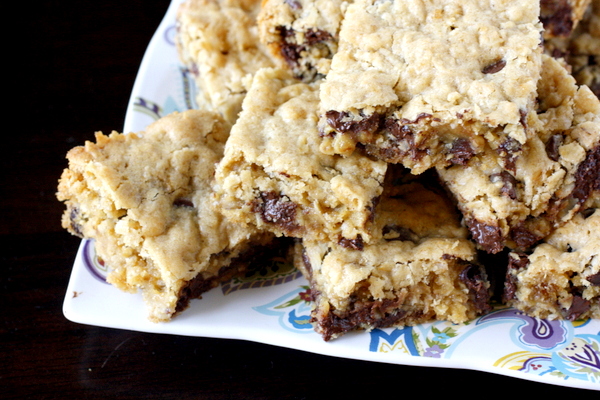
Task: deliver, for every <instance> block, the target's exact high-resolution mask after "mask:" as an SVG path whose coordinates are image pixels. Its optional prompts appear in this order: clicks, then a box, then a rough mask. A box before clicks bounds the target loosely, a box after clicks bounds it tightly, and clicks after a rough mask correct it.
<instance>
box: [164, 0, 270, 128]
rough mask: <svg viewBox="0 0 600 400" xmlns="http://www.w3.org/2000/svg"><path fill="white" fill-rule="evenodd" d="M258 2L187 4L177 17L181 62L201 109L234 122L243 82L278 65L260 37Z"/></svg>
mask: <svg viewBox="0 0 600 400" xmlns="http://www.w3.org/2000/svg"><path fill="white" fill-rule="evenodd" d="M259 10H260V0H186V1H185V2H184V3H183V4H182V5H181V6H180V8H179V10H178V13H177V35H176V45H177V50H178V54H179V58H180V60H181V62H182V63H183V65H185V66H186V67H187V68H188V69H189V70H190V71H191V72H192V74H193V76H194V78H195V82H196V86H197V87H198V88H199V91H198V96H197V102H198V104H199V105H200V106H201V108H206V109H210V110H214V111H217V112H219V113H221V114H222V115H223V117H224V118H225V119H226V120H227V121H229V122H230V123H233V122H234V121H235V119H236V118H237V115H238V113H239V111H240V108H241V104H242V100H243V99H244V96H245V94H246V91H247V88H246V86H245V83H244V82H245V79H246V78H247V77H248V76H251V75H252V74H254V73H255V72H256V71H257V70H258V69H259V68H262V67H269V66H273V65H274V61H273V59H272V58H271V56H270V55H269V53H268V51H267V50H266V48H265V47H264V46H262V44H261V43H260V41H259V39H258V28H257V26H256V16H257V14H258V12H259Z"/></svg>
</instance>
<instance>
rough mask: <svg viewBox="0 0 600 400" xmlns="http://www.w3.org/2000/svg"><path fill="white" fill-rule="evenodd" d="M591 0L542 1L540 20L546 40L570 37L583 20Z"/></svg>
mask: <svg viewBox="0 0 600 400" xmlns="http://www.w3.org/2000/svg"><path fill="white" fill-rule="evenodd" d="M590 1H591V0H541V1H540V20H541V21H542V24H543V25H544V39H549V38H555V37H564V38H566V37H569V36H571V33H572V32H573V30H575V28H576V27H577V24H578V23H579V21H581V19H582V18H583V15H584V13H585V11H586V10H587V8H588V6H589V5H590Z"/></svg>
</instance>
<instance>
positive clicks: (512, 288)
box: [503, 253, 529, 301]
mask: <svg viewBox="0 0 600 400" xmlns="http://www.w3.org/2000/svg"><path fill="white" fill-rule="evenodd" d="M514 256H516V258H515V257H514ZM528 265H529V258H528V257H527V255H526V254H524V253H513V255H512V256H509V257H508V268H507V270H506V279H505V280H504V294H503V296H504V301H510V300H515V298H516V292H517V278H516V277H515V276H514V274H513V273H512V271H520V270H522V269H524V268H526V267H527V266H528Z"/></svg>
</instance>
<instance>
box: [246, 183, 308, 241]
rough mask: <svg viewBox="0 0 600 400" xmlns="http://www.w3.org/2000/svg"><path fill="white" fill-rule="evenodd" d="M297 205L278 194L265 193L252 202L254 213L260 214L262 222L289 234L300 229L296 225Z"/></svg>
mask: <svg viewBox="0 0 600 400" xmlns="http://www.w3.org/2000/svg"><path fill="white" fill-rule="evenodd" d="M296 208H297V205H296V203H294V202H292V201H289V200H288V199H287V198H286V197H284V196H281V195H280V194H279V193H277V192H272V191H271V192H266V193H265V192H263V193H261V194H260V198H259V199H255V200H254V201H253V202H252V211H253V212H255V213H258V214H260V216H261V218H262V220H263V221H264V222H267V223H272V224H275V225H278V226H279V227H281V229H283V230H285V231H287V232H294V231H295V230H297V229H298V228H299V226H298V224H297V223H296Z"/></svg>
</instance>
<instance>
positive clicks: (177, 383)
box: [0, 0, 573, 399]
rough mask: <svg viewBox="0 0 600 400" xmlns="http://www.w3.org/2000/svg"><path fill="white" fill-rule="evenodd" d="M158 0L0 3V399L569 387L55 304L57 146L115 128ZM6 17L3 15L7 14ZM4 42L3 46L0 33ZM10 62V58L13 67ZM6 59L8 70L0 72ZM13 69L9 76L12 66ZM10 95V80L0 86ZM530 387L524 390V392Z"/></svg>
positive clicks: (61, 246) (66, 255)
mask: <svg viewBox="0 0 600 400" xmlns="http://www.w3.org/2000/svg"><path fill="white" fill-rule="evenodd" d="M168 5H169V2H168V1H166V0H162V1H157V2H147V1H138V0H135V1H134V0H128V1H115V0H109V1H100V2H84V1H72V0H68V1H67V0H63V1H42V2H33V3H32V2H27V3H25V2H21V3H19V5H18V6H17V7H18V8H19V10H18V11H17V12H16V13H15V12H11V13H9V14H7V16H5V18H6V19H7V20H8V22H9V24H8V26H10V27H12V28H11V29H9V32H8V33H9V35H7V36H6V37H5V41H7V42H9V41H11V40H10V39H13V40H12V42H14V43H15V44H16V45H17V46H18V49H19V50H20V51H17V52H14V53H9V52H6V53H7V54H6V55H7V56H9V57H8V60H7V61H8V62H5V64H6V66H7V67H8V68H7V69H6V70H5V73H4V79H5V81H7V82H8V84H9V85H8V87H12V86H16V89H17V90H16V99H15V98H14V97H13V96H5V97H6V98H7V100H8V104H9V105H8V106H6V105H5V106H4V107H5V108H4V110H5V111H4V118H5V121H9V124H8V126H7V127H5V128H4V138H5V139H4V140H5V141H6V140H8V144H4V145H2V157H1V162H2V168H1V169H0V170H1V171H2V172H1V174H2V180H1V185H0V188H1V189H0V190H1V196H0V204H1V206H0V210H1V211H0V213H1V214H0V215H1V223H0V235H1V236H0V243H2V249H3V250H2V252H1V265H2V267H1V268H2V274H1V276H0V282H1V286H0V298H1V300H0V305H1V311H2V316H1V317H0V318H1V321H2V323H1V324H0V338H1V342H0V398H31V399H49V398H61V399H67V398H68V399H83V398H102V399H104V398H119V399H140V398H161V399H171V398H173V399H175V398H177V399H188V398H190V399H240V398H254V399H288V398H289V399H321V398H335V399H337V398H366V397H369V398H384V397H390V396H393V397H404V396H407V395H409V394H410V395H413V394H414V391H415V390H416V394H417V396H423V395H425V394H427V397H428V398H429V397H430V396H429V395H431V396H436V397H437V398H441V396H443V397H446V396H450V395H458V396H469V397H471V396H473V397H475V396H477V397H479V396H489V394H490V393H498V394H499V395H505V394H506V395H510V396H524V395H529V396H531V395H535V396H536V397H538V398H542V397H541V396H543V395H544V394H545V393H552V394H561V393H570V394H573V393H572V389H565V388H562V387H558V386H553V385H544V384H539V383H533V382H530V381H526V380H521V379H514V378H508V377H504V376H500V375H494V374H489V373H484V372H477V371H469V370H459V369H456V370H455V369H439V368H423V367H410V366H401V365H388V364H378V363H370V362H363V361H356V360H349V359H343V358H336V357H327V356H321V355H316V354H312V353H307V352H301V351H296V350H290V349H286V348H279V347H275V346H270V345H264V344H259V343H252V342H246V341H237V340H221V339H213V338H196V337H179V336H173V335H158V334H147V333H139V332H131V331H124V330H116V329H106V328H100V327H94V326H86V325H80V324H76V323H73V322H70V321H68V320H67V319H66V318H65V317H64V316H63V314H62V310H61V307H62V302H63V299H64V296H65V292H66V287H67V282H68V279H69V274H70V271H71V267H72V264H73V260H74V257H75V253H76V250H77V247H78V246H79V243H80V241H79V239H77V238H75V237H72V236H71V235H69V234H68V233H66V232H65V231H63V230H62V228H61V227H60V215H61V213H62V210H63V207H62V205H61V204H60V203H59V202H58V201H57V200H56V198H55V191H56V183H57V179H58V177H59V176H60V173H61V171H62V169H63V168H64V167H65V166H66V161H65V158H64V156H65V154H66V152H67V151H68V150H69V149H70V148H71V147H74V146H76V145H80V144H83V142H84V141H85V140H91V139H92V138H93V132H94V131H96V130H102V131H104V132H110V131H111V130H113V129H115V130H121V129H122V127H123V121H124V116H125V109H126V106H127V102H128V101H129V95H130V92H131V89H132V85H133V81H134V78H135V75H136V73H137V69H138V66H139V64H140V61H141V58H142V56H143V53H144V51H145V49H146V46H147V44H148V42H149V40H150V38H151V35H152V34H153V33H154V30H155V29H156V27H157V26H158V24H159V22H160V20H161V18H162V16H163V14H164V13H165V11H166V9H167V7H168ZM11 16H14V17H15V20H14V22H13V21H12V20H11V18H12V17H11ZM9 47H10V48H12V47H13V46H12V45H11V46H9ZM15 63H16V65H17V68H15V69H13V68H11V66H12V65H14V64H15ZM6 71H8V72H6ZM15 72H16V77H15V76H14V75H15V74H14V73H15ZM7 92H8V93H10V94H12V91H10V90H9V91H7ZM530 391H531V392H530Z"/></svg>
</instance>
